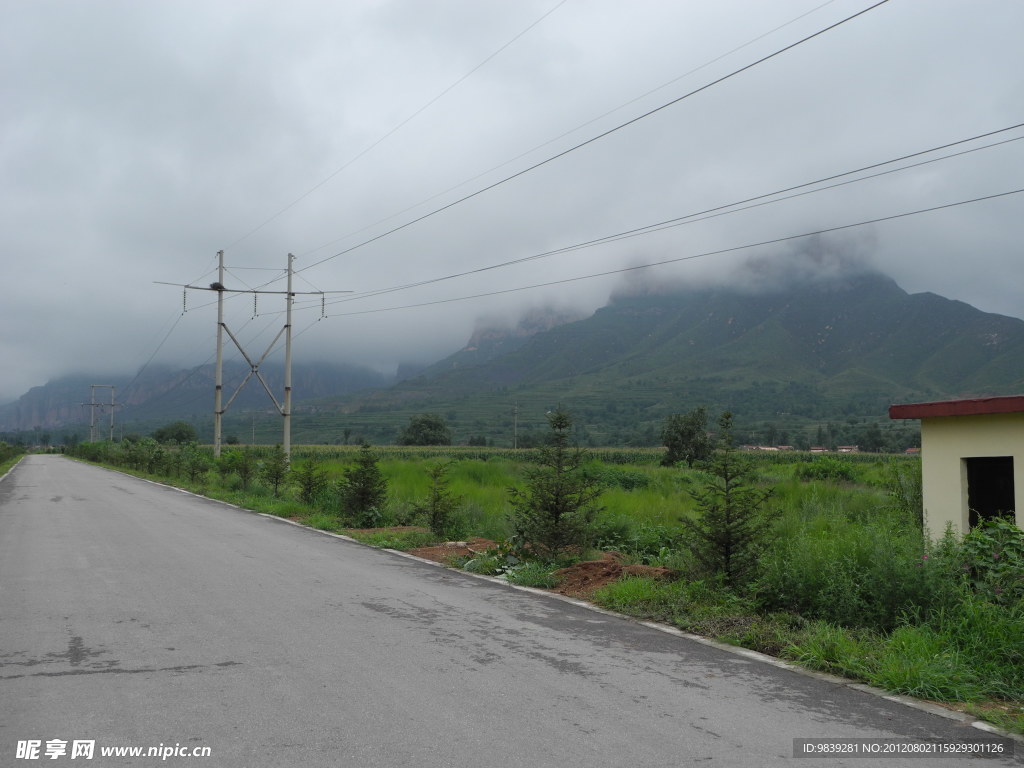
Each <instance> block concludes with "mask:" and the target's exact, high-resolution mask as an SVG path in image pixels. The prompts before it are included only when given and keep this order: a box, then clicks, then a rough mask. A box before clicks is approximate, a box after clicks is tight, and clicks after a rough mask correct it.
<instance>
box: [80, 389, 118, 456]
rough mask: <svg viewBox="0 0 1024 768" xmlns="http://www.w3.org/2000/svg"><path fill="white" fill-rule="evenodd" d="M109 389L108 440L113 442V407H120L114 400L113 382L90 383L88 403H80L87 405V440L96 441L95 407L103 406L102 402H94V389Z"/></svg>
mask: <svg viewBox="0 0 1024 768" xmlns="http://www.w3.org/2000/svg"><path fill="white" fill-rule="evenodd" d="M97 388H100V389H108V388H109V389H110V442H114V409H115V408H118V407H120V405H121V404H120V403H118V402H115V401H114V392H115V391H116V390H117V387H115V386H114V385H113V384H90V385H89V392H90V398H89V402H88V403H82V405H88V406H89V442H90V443H95V442H96V409H97V408H103V406H104V405H105V404H104V403H97V402H96V390H97Z"/></svg>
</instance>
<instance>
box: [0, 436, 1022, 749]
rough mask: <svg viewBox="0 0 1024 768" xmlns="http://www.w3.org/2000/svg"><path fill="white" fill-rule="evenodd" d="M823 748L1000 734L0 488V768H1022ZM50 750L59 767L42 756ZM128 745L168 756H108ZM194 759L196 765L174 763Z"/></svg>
mask: <svg viewBox="0 0 1024 768" xmlns="http://www.w3.org/2000/svg"><path fill="white" fill-rule="evenodd" d="M825 737H829V738H843V739H853V738H858V739H863V738H876V739H915V740H934V739H944V740H950V741H960V742H963V741H965V740H971V741H977V740H980V739H986V738H992V737H991V736H990V735H988V734H986V733H984V732H983V731H980V730H977V729H974V728H971V727H969V726H968V725H965V724H964V723H961V722H957V721H954V720H950V719H946V718H943V717H939V716H937V715H934V714H931V713H929V712H924V711H918V710H915V709H911V708H908V707H905V706H903V705H901V704H899V703H896V702H893V701H889V700H886V699H883V698H881V697H878V696H875V695H871V694H870V693H866V692H864V691H860V690H856V689H853V688H851V687H849V686H846V685H837V684H835V683H833V682H828V681H824V680H820V679H816V678H813V677H808V676H806V675H802V674H799V673H796V672H793V671H791V670H788V669H784V668H779V667H776V666H772V665H770V664H766V663H763V662H761V661H757V660H754V659H750V658H746V657H744V656H742V655H738V654H735V653H731V652H727V651H723V650H720V649H718V648H714V647H710V646H708V645H704V644H700V643H697V642H694V641H692V640H689V639H686V638H684V637H679V636H675V635H672V634H668V633H665V632H661V631H658V630H656V629H652V628H650V627H646V626H643V625H641V624H638V623H636V622H632V621H628V620H623V619H618V618H616V617H612V616H608V615H606V614H602V613H600V612H595V611H591V610H588V609H586V608H584V607H580V606H577V605H573V604H571V603H568V602H566V601H563V600H559V599H556V598H554V597H549V596H546V595H539V594H535V593H531V592H525V591H522V590H516V589H513V588H510V587H508V586H506V585H502V584H496V583H493V582H490V581H485V580H481V579H479V578H474V577H472V576H469V575H466V574H462V573H459V572H454V571H450V570H447V569H444V568H441V567H437V566H432V565H428V564H424V563H421V562H418V561H416V560H413V559H410V558H407V557H402V556H400V555H396V554H394V553H389V552H384V551H378V550H373V549H369V548H367V547H363V546H360V545H358V544H355V543H352V542H349V541H345V540H342V539H339V538H336V537H331V536H327V535H323V534H320V533H316V532H313V531H310V530H306V529H303V528H300V527H297V526H294V525H289V524H287V523H284V522H281V521H278V520H274V519H272V518H268V517H264V516H261V515H256V514H252V513H249V512H245V511H242V510H238V509H235V508H233V507H230V506H227V505H224V504H219V503H216V502H212V501H209V500H205V499H201V498H197V497H194V496H190V495H188V494H185V493H182V492H180V491H176V490H174V489H170V488H166V487H163V486H159V485H156V484H152V483H147V482H144V481H141V480H138V479H135V478H132V477H128V476H124V475H121V474H118V473H114V472H109V471H106V470H102V469H97V468H94V467H90V466H86V465H82V464H79V463H76V462H74V461H71V460H68V459H64V458H63V457H59V456H30V457H28V458H26V459H25V460H24V461H22V463H21V464H20V465H19V466H18V467H17V468H16V469H15V470H14V471H13V472H12V473H11V474H10V475H8V476H7V478H6V479H4V480H3V481H0V765H3V766H8V765H33V764H40V763H41V762H45V764H47V765H58V766H59V765H93V766H106V765H112V766H123V765H140V766H143V765H157V764H167V765H187V764H198V765H210V766H224V767H226V768H234V767H235V766H249V767H251V768H258V767H262V766H296V767H298V766H302V767H303V768H309V767H311V766H351V767H352V768H364V767H370V766H427V767H431V766H446V767H447V766H474V768H486V767H488V766H501V767H502V768H507V766H516V765H520V766H531V768H543V767H544V766H559V767H560V768H570V767H572V766H587V767H588V768H597V767H604V766H609V767H611V766H615V767H619V766H622V767H623V768H627V767H630V766H680V765H691V764H702V765H703V764H710V765H721V766H766V765H777V764H782V763H790V762H795V763H796V764H797V765H803V766H813V765H852V766H868V765H878V764H883V765H886V766H896V765H906V766H914V767H915V768H923V766H926V765H951V766H952V765H986V766H988V765H991V766H995V765H1020V764H1022V762H1024V761H1022V760H1021V758H1020V757H1017V758H1014V759H1005V758H1003V759H996V760H992V759H989V760H984V761H982V760H977V759H967V758H964V757H956V758H952V759H946V758H943V759H940V758H938V757H932V758H926V759H920V758H900V757H886V758H881V759H868V760H867V761H865V760H863V759H858V758H853V759H850V758H842V759H838V758H806V759H798V760H796V759H794V757H793V751H794V739H798V738H825ZM55 740H60V741H65V742H67V746H66V750H67V754H65V755H59V756H58V757H57V758H56V759H48V758H47V757H46V754H45V750H46V748H47V745H48V743H53V742H54V741H55ZM75 740H79V741H83V742H89V741H91V742H94V749H95V752H94V756H93V759H92V760H91V761H88V760H86V759H85V758H84V757H83V756H80V757H77V758H74V759H72V757H71V751H72V749H73V746H74V745H73V742H74V741H75ZM29 741H37V742H39V749H40V751H39V753H38V754H39V757H38V758H36V759H33V758H31V757H28V758H26V757H24V755H25V754H26V752H25V750H26V749H28V746H27V744H26V743H27V742H29ZM19 742H21V754H22V755H23V757H20V758H19ZM158 745H159V746H158ZM57 746H58V747H59V745H57ZM133 746H134V747H143V748H144V749H145V748H148V747H158V748H162V749H165V750H166V749H176V750H178V753H177V754H176V755H174V756H170V757H168V758H166V759H164V760H161V759H160V758H159V757H155V756H154V757H139V758H126V757H103V756H101V754H100V749H101V747H133ZM1016 746H1017V752H1018V753H1021V754H1022V755H1024V744H1017V745H1016ZM195 748H200V749H202V748H208V749H209V751H210V754H211V756H210V757H209V758H205V759H204V758H197V757H185V756H181V751H182V750H192V749H195ZM884 748H887V749H888V748H889V747H884Z"/></svg>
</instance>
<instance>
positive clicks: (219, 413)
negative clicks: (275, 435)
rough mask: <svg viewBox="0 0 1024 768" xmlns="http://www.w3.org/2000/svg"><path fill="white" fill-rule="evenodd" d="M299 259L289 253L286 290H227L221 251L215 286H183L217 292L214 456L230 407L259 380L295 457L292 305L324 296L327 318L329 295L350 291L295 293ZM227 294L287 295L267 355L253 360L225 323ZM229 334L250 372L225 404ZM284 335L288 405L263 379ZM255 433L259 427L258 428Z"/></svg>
mask: <svg viewBox="0 0 1024 768" xmlns="http://www.w3.org/2000/svg"><path fill="white" fill-rule="evenodd" d="M294 260H295V256H294V255H292V254H290V253H289V254H288V268H287V275H288V280H287V288H286V289H285V290H284V291H261V290H255V289H235V288H227V287H225V285H224V251H218V252H217V282H215V283H211V284H210V286H209V287H208V288H206V287H203V286H199V285H187V284H186V285H181V287H182V288H184V289H186V290H196V291H216V292H217V362H216V364H215V366H216V367H215V372H214V395H213V455H214V456H220V453H221V437H222V427H223V422H222V417H223V415H224V413H226V412H227V410H228V408H230V407H231V403H233V402H234V401H235V398H236V397H238V394H239V392H241V391H242V389H243V388H244V387H245V385H246V384H248V383H249V379H251V378H253V377H254V376H255V377H256V379H257V380H259V382H260V384H262V385H263V389H264V390H265V391H266V393H267V394H268V395H269V396H270V399H271V400H272V401H273V403H274V406H275V407H276V408H277V411H278V413H280V414H281V416H282V418H283V420H284V432H283V439H282V442H281V444H282V447H283V448H284V452H285V455H286V456H288V457H289V458H290V457H291V443H292V421H291V419H292V305H293V304H294V303H295V297H296V296H298V295H316V296H319V297H320V312H321V317H323V316H324V314H323V313H324V306H325V304H324V297H325V296H326V295H327V294H328V293H349V291H295V290H293V287H292V276H293V273H294V268H293V266H292V262H293V261H294ZM163 284H164V285H180V284H179V283H163ZM226 293H251V294H253V297H254V300H255V297H256V296H257V295H259V294H278V295H280V294H281V293H283V294H284V295H285V301H286V305H285V310H286V311H285V324H284V327H283V328H282V329H281V330H280V331H278V333H277V336H275V337H274V340H273V341H271V342H270V345H269V346H268V347H267V349H266V351H265V352H264V353H263V355H262V356H261V357H260V358H259V359H257V360H256V361H253V359H252V358H251V357H250V356H249V355H248V354H247V353H246V351H245V349H244V348H243V347H242V344H241V342H240V341H239V340H238V338H237V337H236V336H235V334H233V333H232V332H231V329H230V328H228V326H227V323H225V322H224V294H226ZM225 333H226V334H227V335H228V338H229V339H231V341H232V342H233V343H234V345H235V347H237V349H238V351H239V352H240V353H241V354H242V357H244V358H245V361H246V362H247V363H248V364H249V373H248V374H247V375H246V377H245V379H243V380H242V383H241V384H239V385H238V387H237V388H236V389H235V391H234V393H232V395H231V397H229V398H228V401H227V402H226V403H225V402H223V390H224V334H225ZM282 336H284V344H285V351H284V403H283V404H282V403H280V402H278V400H277V397H275V396H274V393H273V391H272V390H271V388H270V385H269V384H267V381H266V379H264V378H263V374H262V373H261V372H260V366H261V365H262V364H263V363H264V361H265V360H266V359H267V357H268V356H269V355H270V353H271V352H273V351H274V349H275V347H276V346H277V343H278V341H280V340H281V337H282ZM254 432H255V428H254Z"/></svg>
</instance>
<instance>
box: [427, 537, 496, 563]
mask: <svg viewBox="0 0 1024 768" xmlns="http://www.w3.org/2000/svg"><path fill="white" fill-rule="evenodd" d="M496 546H498V544H497V542H494V541H491V540H490V539H481V538H471V539H467V540H466V541H446V542H444V543H443V544H437V545H435V546H433V547H416V548H415V549H410V550H408V551H409V554H410V555H416V556H417V557H422V558H423V559H424V560H433V561H434V562H437V563H446V564H447V563H450V562H451V561H452V560H455V559H456V558H460V557H470V556H471V555H479V554H481V553H482V552H486V551H487V550H489V549H494V548H495V547H496Z"/></svg>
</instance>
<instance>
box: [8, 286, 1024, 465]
mask: <svg viewBox="0 0 1024 768" xmlns="http://www.w3.org/2000/svg"><path fill="white" fill-rule="evenodd" d="M778 277H779V275H778V266H777V267H776V271H775V272H772V273H767V272H761V273H759V272H758V271H757V270H756V269H755V270H752V271H750V272H748V273H745V276H744V278H743V279H742V280H740V279H738V280H736V281H735V282H734V284H732V285H729V286H722V285H705V286H693V287H662V288H658V289H651V288H643V287H638V288H635V289H633V290H630V291H624V292H622V293H620V294H619V295H617V296H615V297H613V299H612V300H611V301H610V302H609V303H608V305H607V306H605V307H602V308H600V309H598V310H597V311H596V312H594V313H593V314H592V315H590V316H589V317H584V318H574V317H571V316H566V315H550V316H543V315H535V316H532V317H530V318H524V321H523V322H522V323H520V324H519V326H517V327H515V328H509V329H498V328H484V329H478V331H477V332H476V333H474V335H473V337H472V338H471V339H470V342H469V343H467V345H466V347H465V348H464V349H462V350H459V351H458V352H456V353H455V354H453V355H451V356H449V357H447V358H445V359H443V360H440V361H438V362H437V363H435V364H433V365H431V366H429V367H427V368H426V369H424V370H422V371H420V372H418V373H417V374H416V375H413V376H411V377H409V378H406V379H405V380H400V381H397V382H394V381H390V380H387V379H386V378H385V377H384V376H382V375H380V374H377V373H374V372H372V371H368V370H365V369H359V368H353V367H345V366H337V365H334V366H327V365H321V366H298V365H296V367H295V373H294V380H295V381H294V391H295V397H296V400H295V402H296V409H295V410H296V415H295V419H294V422H293V427H292V430H293V439H294V440H295V441H296V442H342V440H343V439H344V441H345V442H347V441H348V440H349V437H350V436H352V435H355V436H359V437H366V438H367V439H369V440H371V441H372V442H379V443H387V442H392V441H393V439H394V436H395V434H396V433H397V431H398V430H399V429H400V428H401V426H403V425H404V424H405V423H406V422H407V421H408V418H409V417H410V416H411V415H413V414H415V413H421V412H426V411H430V412H437V413H440V414H442V415H444V416H445V417H446V418H447V419H448V421H449V423H450V424H451V426H452V428H453V433H454V435H455V438H456V440H457V441H465V440H467V439H468V438H469V437H471V436H483V437H486V438H487V439H488V440H490V441H492V442H494V443H495V444H499V445H501V444H511V442H512V440H513V439H514V437H513V430H524V431H528V430H530V429H536V428H541V427H542V426H543V421H544V416H543V415H544V413H545V412H546V411H547V410H550V409H551V408H554V407H557V406H559V405H562V406H564V407H567V408H568V409H569V410H570V411H571V412H572V413H573V414H574V416H575V418H576V422H577V424H578V425H579V426H580V428H581V430H582V433H583V434H585V435H586V437H587V438H588V439H589V440H590V441H591V442H593V443H595V444H621V443H626V442H633V443H637V442H643V441H644V440H650V439H654V438H655V436H656V433H657V430H658V429H660V424H661V423H662V421H663V420H664V418H665V417H666V416H668V415H669V414H670V413H674V412H682V411H686V410H690V409H692V408H695V407H698V406H706V407H708V409H709V411H710V412H711V413H715V412H717V411H720V410H726V409H728V410H731V411H733V413H734V414H735V415H736V420H737V424H738V425H748V426H753V425H755V424H761V425H763V424H769V423H771V424H779V425H781V426H782V427H784V428H787V429H810V428H812V425H814V424H821V423H823V422H827V421H838V420H844V421H849V422H850V423H853V421H856V420H863V421H866V422H874V423H879V422H882V423H884V422H885V421H886V409H887V407H888V406H889V405H890V404H891V403H894V402H901V401H903V402H906V401H917V400H931V399H944V398H953V397H968V396H983V395H993V394H1015V393H1019V392H1021V391H1022V390H1024V320H1020V319H1017V318H1012V317H1006V316H1003V315H996V314H991V313H985V312H982V311H980V310H978V309H975V308H974V307H971V306H969V305H967V304H965V303H963V302H959V301H954V300H950V299H946V298H943V297H941V296H937V295H935V294H930V293H920V294H908V293H907V292H906V291H904V290H903V289H902V288H900V287H899V286H898V285H897V284H896V283H895V282H894V281H893V280H891V279H890V278H888V277H886V276H885V275H882V274H880V273H878V272H873V271H868V270H863V269H839V270H832V271H829V270H824V271H822V270H818V271H811V272H801V273H799V274H793V273H791V274H788V275H787V279H785V280H782V279H778ZM243 369H244V366H243ZM244 373H245V371H244V370H242V371H240V372H239V371H234V372H233V376H235V378H236V379H237V378H238V377H239V376H240V375H244ZM212 375H213V374H212V368H211V367H209V366H207V367H205V368H203V369H194V370H193V371H189V372H186V371H180V372H177V373H176V374H173V375H170V374H169V373H168V372H163V373H161V375H160V376H155V375H154V376H152V377H151V378H152V379H153V381H152V382H150V383H147V384H146V385H145V386H142V385H141V384H140V382H135V383H134V384H133V388H128V389H126V390H125V391H124V395H123V396H122V394H121V390H120V389H119V391H118V399H119V401H122V400H123V401H124V402H126V403H127V404H128V406H129V408H126V410H125V412H124V416H123V417H122V416H121V415H120V414H119V419H120V418H128V417H129V414H130V413H133V412H134V413H135V414H136V415H138V416H140V417H142V416H144V417H145V420H146V421H147V422H149V423H152V422H153V421H159V420H160V419H163V420H164V421H167V420H170V419H172V418H185V419H187V420H191V421H193V422H194V423H196V424H197V427H199V428H200V431H201V433H202V430H203V429H204V428H205V427H204V425H206V424H208V423H211V422H212V417H211V416H210V411H211V409H212V390H213V388H212ZM275 375H277V376H279V372H275ZM156 379H159V381H160V383H159V384H157V383H156ZM278 380H279V379H278ZM147 382H149V379H147ZM89 383H95V382H94V381H90V382H84V381H72V380H62V381H60V382H52V383H51V384H48V385H47V386H46V387H37V388H35V389H33V390H32V391H30V392H29V393H27V394H26V395H25V396H23V397H22V398H21V399H20V400H19V401H18V403H16V404H14V406H7V407H5V408H3V409H0V424H2V428H3V429H4V430H12V429H32V428H34V427H36V426H57V425H60V424H66V423H74V422H81V421H82V410H81V408H82V407H81V406H80V405H78V403H80V402H82V401H83V400H85V399H86V396H87V395H88V392H89V389H88V384H89ZM104 383H116V382H104ZM248 389H249V392H248V394H247V395H246V396H245V398H244V399H243V398H242V396H240V398H239V400H238V401H236V403H235V404H234V405H233V406H232V409H233V410H234V411H235V412H236V414H238V417H239V418H240V417H241V415H240V413H239V412H243V411H246V410H247V409H249V411H248V412H249V413H252V414H256V413H257V412H258V413H259V418H260V419H261V420H264V421H265V422H266V424H267V425H268V429H273V428H276V427H274V425H276V424H277V423H278V421H279V417H277V416H276V413H270V414H267V412H268V411H270V410H271V409H272V408H273V406H272V405H271V404H270V401H269V399H268V398H267V396H266V393H265V392H263V391H262V388H260V387H258V385H255V386H254V383H250V385H249V387H248ZM226 391H228V392H230V388H228V387H227V386H226ZM100 397H101V399H102V395H101V396H100ZM252 409H256V410H255V411H253V410H252ZM72 416H74V417H75V418H74V419H73V420H72V419H71V417H72ZM246 418H251V419H252V421H253V425H254V426H253V430H254V431H255V429H256V428H255V423H256V419H257V416H256V415H251V416H246ZM342 435H344V437H342ZM271 439H272V438H271Z"/></svg>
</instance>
